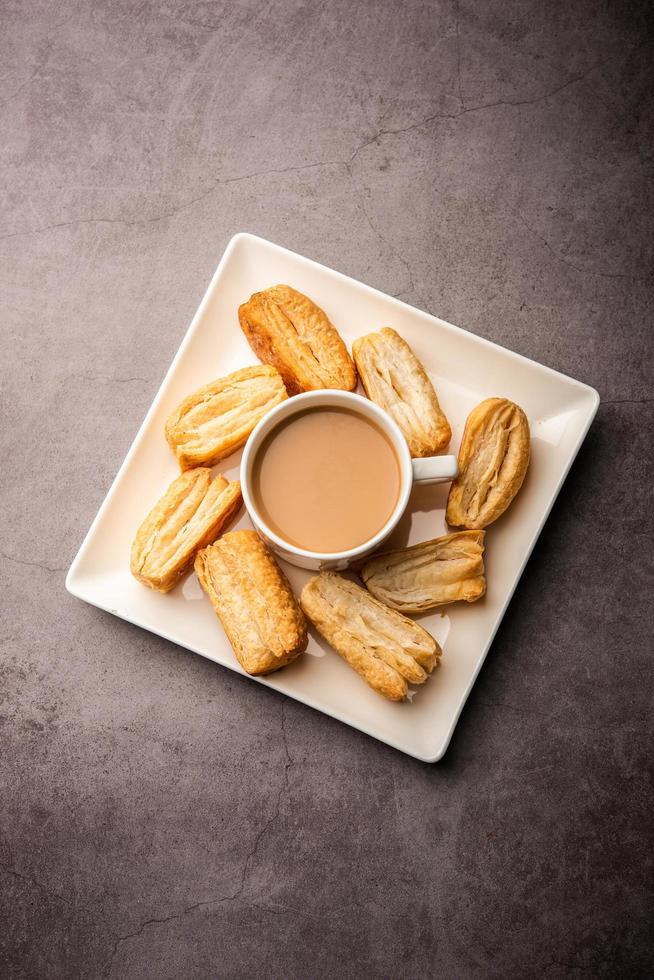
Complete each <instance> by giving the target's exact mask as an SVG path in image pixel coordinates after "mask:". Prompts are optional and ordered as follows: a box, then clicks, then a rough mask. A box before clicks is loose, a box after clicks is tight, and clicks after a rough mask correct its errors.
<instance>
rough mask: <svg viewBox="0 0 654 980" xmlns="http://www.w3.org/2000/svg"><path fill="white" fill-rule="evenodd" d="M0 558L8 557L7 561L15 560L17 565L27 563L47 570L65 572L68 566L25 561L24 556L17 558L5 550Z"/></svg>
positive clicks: (0, 553)
mask: <svg viewBox="0 0 654 980" xmlns="http://www.w3.org/2000/svg"><path fill="white" fill-rule="evenodd" d="M0 558H6V559H7V561H13V562H15V563H16V564H17V565H27V566H29V567H30V568H42V569H43V570H44V571H46V572H65V571H66V568H65V567H62V568H60V567H59V566H58V565H56V566H51V565H46V564H44V563H43V562H40V561H25V560H24V559H22V558H15V557H14V556H13V555H8V554H7V553H6V552H4V551H0Z"/></svg>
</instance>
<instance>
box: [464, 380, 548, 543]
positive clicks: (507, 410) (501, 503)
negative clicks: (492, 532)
mask: <svg viewBox="0 0 654 980" xmlns="http://www.w3.org/2000/svg"><path fill="white" fill-rule="evenodd" d="M529 452H530V436H529V422H528V421H527V416H526V415H525V413H524V412H523V410H522V409H521V408H520V406H519V405H516V404H515V402H511V401H509V400H508V398H487V399H486V401H483V402H481V404H479V405H477V407H476V408H473V410H472V412H470V415H469V416H468V418H467V420H466V424H465V429H464V431H463V438H462V440H461V448H460V449H459V475H458V477H457V478H456V480H454V482H453V483H452V485H451V486H450V492H449V495H448V498H447V511H446V513H445V518H446V520H447V523H448V524H450V525H451V526H452V527H464V528H469V529H476V528H483V527H488V525H489V524H492V523H493V521H496V520H497V518H498V517H500V516H501V515H502V514H503V513H504V511H505V510H506V509H507V507H508V506H509V504H510V503H511V501H512V500H513V498H514V497H515V495H516V494H517V492H518V490H519V489H520V487H521V486H522V481H523V480H524V478H525V474H526V472H527V467H528V466H529Z"/></svg>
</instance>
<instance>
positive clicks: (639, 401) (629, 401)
mask: <svg viewBox="0 0 654 980" xmlns="http://www.w3.org/2000/svg"><path fill="white" fill-rule="evenodd" d="M651 402H654V398H602V400H601V401H600V408H601V407H602V405H649V404H651Z"/></svg>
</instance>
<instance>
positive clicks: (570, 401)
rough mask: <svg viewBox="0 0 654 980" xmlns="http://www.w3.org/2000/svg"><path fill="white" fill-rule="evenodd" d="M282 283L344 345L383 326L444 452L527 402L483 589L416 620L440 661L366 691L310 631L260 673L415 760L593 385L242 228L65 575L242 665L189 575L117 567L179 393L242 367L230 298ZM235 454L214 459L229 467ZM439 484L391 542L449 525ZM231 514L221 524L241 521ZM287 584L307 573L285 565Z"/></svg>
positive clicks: (247, 357) (461, 676)
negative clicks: (480, 417)
mask: <svg viewBox="0 0 654 980" xmlns="http://www.w3.org/2000/svg"><path fill="white" fill-rule="evenodd" d="M278 282H285V283H289V284H291V285H292V286H294V287H296V288H297V289H299V290H300V291H301V292H303V293H306V294H307V295H308V296H310V297H311V298H312V299H313V300H315V302H316V303H317V304H318V305H319V306H321V307H322V308H323V309H324V310H325V311H326V313H327V315H328V316H329V318H330V319H331V320H332V322H333V323H334V324H335V325H336V327H337V328H338V330H339V331H340V333H341V335H342V336H343V339H344V340H345V342H346V343H347V344H348V346H351V344H352V341H353V340H354V339H355V337H357V336H359V335H361V334H365V333H368V332H370V331H372V330H378V329H379V328H380V327H383V326H392V327H394V328H395V329H396V330H397V331H398V332H399V333H400V334H401V335H402V336H403V337H404V338H405V339H406V340H407V341H408V342H409V344H410V345H411V346H412V347H413V349H414V350H415V352H416V354H417V355H418V357H419V358H420V360H421V361H422V362H423V364H424V365H425V367H426V369H427V371H428V372H429V374H430V376H431V378H432V380H433V382H434V384H435V387H436V390H437V392H438V397H439V400H440V403H441V406H442V407H443V410H444V412H445V414H446V415H447V417H448V419H449V421H450V424H451V426H452V432H453V435H452V443H451V450H450V451H451V452H456V451H458V446H459V441H460V438H461V433H462V431H463V425H464V422H465V419H466V416H467V415H468V412H469V411H470V409H471V408H472V407H473V406H474V405H476V404H477V403H478V402H480V401H482V399H484V398H487V397H489V396H491V395H503V396H506V397H507V398H511V399H513V400H514V401H516V402H517V403H518V404H519V405H521V406H522V407H523V408H524V410H525V411H526V413H527V415H528V417H529V421H530V425H531V431H532V437H533V441H532V460H531V465H530V467H529V472H528V474H527V478H526V480H525V483H524V485H523V488H522V490H521V492H520V493H519V494H518V496H517V498H516V500H515V501H514V503H513V504H512V506H511V507H510V509H509V510H508V511H507V513H506V514H505V515H504V516H503V517H502V518H500V520H499V521H498V522H497V523H496V524H494V525H492V526H491V527H490V528H489V529H488V531H487V535H486V555H485V559H486V574H487V582H488V591H487V595H486V596H485V598H484V599H483V600H481V601H479V602H476V603H474V604H472V605H468V604H467V603H458V604H455V605H453V606H450V607H446V608H445V611H444V614H443V615H439V614H437V613H436V614H432V615H426V616H422V617H420V622H421V623H422V625H423V626H425V628H426V629H427V630H429V631H430V632H431V633H432V634H433V635H434V636H435V637H436V638H437V639H438V641H439V642H440V644H441V646H442V647H443V650H444V656H443V658H442V661H441V666H440V667H439V668H438V669H437V670H436V671H435V672H434V674H433V675H432V677H431V678H430V679H429V681H428V682H427V683H426V684H425V685H424V686H422V687H421V688H419V689H418V690H417V691H416V692H415V694H414V696H413V699H412V700H411V701H409V702H406V703H403V704H395V703H391V702H387V701H385V700H384V699H383V698H381V697H379V695H377V694H375V693H374V692H373V691H372V690H370V689H369V688H368V687H367V686H366V684H365V683H364V682H363V681H362V680H361V679H360V678H359V677H358V676H357V675H356V674H355V673H354V671H352V669H351V668H350V667H348V665H347V664H346V663H345V662H344V661H343V660H341V659H340V657H339V656H338V655H337V654H336V653H334V652H333V651H332V650H330V649H329V648H328V647H327V645H326V644H324V643H323V641H322V640H319V639H316V637H315V636H312V637H311V639H310V641H309V648H308V651H307V654H306V655H305V656H304V657H301V658H300V660H299V661H296V662H295V663H294V664H292V665H290V666H289V667H286V668H284V669H283V670H280V671H279V672H278V673H275V674H272V675H270V676H268V677H265V678H261V679H258V683H260V684H266V685H267V686H268V687H272V688H276V689H277V690H279V691H282V692H283V693H284V694H287V695H288V696H289V697H292V698H296V699H297V700H298V701H303V702H304V703H305V704H308V705H310V706H311V707H313V708H318V709H319V710H320V711H324V712H325V713H326V714H328V715H331V716H332V717H334V718H338V719H339V720H340V721H343V722H346V723H347V724H348V725H352V726H353V727H354V728H359V729H361V731H364V732H367V733H368V734H369V735H372V736H373V737H375V738H378V739H380V740H381V741H383V742H387V743H388V744H389V745H392V746H394V747H395V748H397V749H400V750H401V751H402V752H406V753H408V754H409V755H412V756H414V757H415V758H417V759H422V760H424V761H425V762H435V761H437V760H438V759H440V758H441V757H442V756H443V754H444V752H445V750H446V748H447V746H448V743H449V741H450V738H451V736H452V732H453V731H454V726H455V725H456V721H457V718H458V717H459V714H460V712H461V709H462V707H463V705H464V703H465V700H466V698H467V697H468V694H469V693H470V690H471V688H472V685H473V683H474V680H475V678H476V676H477V673H478V672H479V669H480V667H481V665H482V663H483V661H484V658H485V656H486V654H487V652H488V649H489V647H490V645H491V642H492V639H493V637H494V635H495V632H496V630H497V627H498V625H499V623H500V620H501V619H502V616H503V614H504V610H505V609H506V607H507V605H508V603H509V600H510V598H511V595H512V594H513V590H514V589H515V586H516V583H517V581H518V579H519V577H520V574H521V572H522V570H523V568H524V566H525V563H526V561H527V559H528V557H529V554H530V552H531V550H532V548H533V546H534V544H535V542H536V539H537V537H538V535H539V533H540V530H541V528H542V527H543V524H544V522H545V519H546V518H547V515H548V513H549V511H550V509H551V507H552V504H553V503H554V500H555V499H556V495H557V494H558V492H559V490H560V488H561V485H562V483H563V480H564V479H565V476H566V474H567V472H568V470H569V468H570V465H571V463H572V461H573V459H574V458H575V456H576V454H577V451H578V449H579V446H580V445H581V443H582V441H583V439H584V436H585V435H586V432H587V431H588V427H589V425H590V423H591V421H592V419H593V417H594V415H595V412H596V411H597V407H598V404H599V396H598V394H597V392H596V391H595V390H594V389H593V388H589V387H588V386H587V385H584V384H581V383H580V382H578V381H574V380H573V379H571V378H568V377H565V376H564V375H562V374H558V373H557V372H556V371H552V370H550V369H549V368H547V367H543V366H542V365H540V364H537V363H535V362H534V361H530V360H527V359H526V358H524V357H521V356H520V355H519V354H514V353H512V352H511V351H508V350H506V349H504V348H502V347H498V346H497V345H495V344H492V343H490V342H488V341H486V340H482V339H481V338H479V337H476V336H474V335H473V334H470V333H467V332H466V331H465V330H461V329H459V328H458V327H454V326H452V325H451V324H449V323H446V322H444V321H443V320H439V319H437V318H436V317H433V316H430V315H429V314H427V313H422V312H421V311H420V310H416V309H413V308H412V307H410V306H407V305H406V304H405V303H402V302H400V300H397V299H394V298H393V297H391V296H386V295H384V293H381V292H379V291H378V290H376V289H372V288H371V287H369V286H365V285H363V284H362V283H360V282H356V281H355V280H354V279H350V278H348V277H347V276H344V275H342V274H341V273H339V272H334V271H333V270H332V269H327V268H325V266H322V265H319V264H318V263H316V262H312V261H311V260H310V259H306V258H303V257H302V256H300V255H297V254H295V253H294V252H289V251H288V250H287V249H284V248H281V247H280V246H278V245H273V244H272V243H270V242H267V241H265V240H263V239H261V238H257V237H255V236H253V235H248V234H240V235H236V236H235V237H234V238H233V239H232V240H231V242H230V243H229V246H228V247H227V250H226V252H225V254H224V256H223V258H222V260H221V262H220V265H219V266H218V269H217V270H216V273H215V275H214V277H213V279H212V281H211V284H210V286H209V288H208V290H207V292H206V294H205V296H204V299H203V300H202V302H201V304H200V307H199V309H198V311H197V313H196V314H195V317H194V318H193V322H192V323H191V326H190V328H189V330H188V332H187V334H186V337H185V338H184V340H183V342H182V345H181V347H180V349H179V351H178V353H177V355H176V357H175V359H174V361H173V363H172V364H171V366H170V369H169V371H168V374H167V375H166V377H165V378H164V381H163V384H162V385H161V388H160V389H159V392H158V394H157V396H156V398H155V400H154V402H153V404H152V406H151V408H150V410H149V412H148V414H147V415H146V417H145V420H144V422H143V425H142V426H141V429H140V431H139V433H138V435H137V436H136V439H135V440H134V443H133V445H132V447H131V449H130V451H129V453H128V454H127V457H126V459H125V462H124V463H123V465H122V466H121V468H120V470H119V472H118V475H117V476H116V479H115V480H114V483H113V486H112V487H111V489H110V490H109V493H108V494H107V497H106V499H105V501H104V503H103V504H102V506H101V508H100V510H99V512H98V515H97V517H96V518H95V520H94V521H93V524H92V525H91V528H90V530H89V532H88V534H87V536H86V538H85V540H84V543H83V544H82V546H81V548H80V550H79V552H78V554H77V556H76V558H75V560H74V562H73V564H72V566H71V568H70V571H69V572H68V576H67V578H66V587H67V588H68V590H69V591H70V592H71V593H72V594H73V595H75V596H77V597H78V598H80V599H84V600H85V601H86V602H90V603H91V604H92V605H95V606H98V607H99V608H100V609H105V610H107V611H108V612H111V613H114V615H116V616H121V617H122V618H123V619H126V620H128V621H129V622H131V623H134V624H136V625H137V626H142V627H144V628H145V629H148V630H151V631H152V632H153V633H158V634H159V635H160V636H163V637H165V638H166V639H168V640H172V641H173V642H175V643H179V644H180V645H181V646H184V647H187V648H188V649H189V650H193V651H194V652H195V653H199V654H202V656H204V657H208V658H209V659H210V660H214V661H215V662H216V663H219V664H222V665H223V666H224V667H229V668H230V670H235V671H237V672H238V673H241V674H242V673H243V671H242V669H241V667H240V666H239V664H238V662H237V660H236V658H235V657H234V654H233V652H232V649H231V647H230V645H229V643H228V641H227V639H226V637H225V634H224V632H223V630H222V627H221V625H220V623H219V621H218V619H217V618H216V616H215V614H214V612H213V610H212V608H211V606H210V604H209V601H208V600H207V598H206V597H205V596H204V594H203V592H202V590H201V588H200V585H199V583H198V581H197V579H196V578H195V575H194V574H191V575H189V576H188V577H187V578H186V579H185V581H184V582H183V583H182V584H180V585H179V586H178V587H177V588H176V589H175V590H174V591H173V592H172V593H169V594H168V595H160V594H158V593H156V592H152V591H150V590H149V589H146V588H144V587H143V586H142V585H140V584H139V583H138V582H136V581H135V580H134V579H133V578H132V576H131V575H130V572H129V552H130V546H131V542H132V538H133V536H134V533H135V531H136V528H137V527H138V526H139V524H140V522H141V521H142V519H143V517H144V516H145V514H146V513H147V512H148V510H149V509H150V507H151V506H152V505H153V504H154V502H155V501H156V500H157V499H158V497H159V496H160V495H161V494H162V493H163V491H164V490H165V489H166V487H167V486H168V484H169V483H170V481H171V480H172V479H173V478H174V477H175V476H176V475H177V473H178V469H177V464H176V462H175V459H174V457H173V455H172V453H171V452H170V450H169V448H168V446H167V444H166V441H165V439H164V434H163V429H164V422H165V420H166V418H167V416H168V415H169V413H170V412H171V411H172V410H173V409H174V408H175V406H176V405H177V404H178V403H179V402H180V401H181V400H182V398H184V397H185V396H186V395H187V394H189V393H190V392H192V391H194V390H195V389H196V388H198V387H199V386H200V385H203V384H205V383H206V382H208V381H210V380H212V379H213V378H215V377H220V376H221V375H224V374H227V373H228V372H230V371H233V370H235V369H236V368H239V367H243V366H245V365H247V364H254V363H256V358H255V356H254V355H253V353H252V351H251V350H250V348H249V346H248V344H247V342H246V341H245V339H244V337H243V335H242V333H241V330H240V328H239V324H238V318H237V308H238V306H239V304H240V303H242V302H244V301H245V300H246V299H247V298H248V297H249V296H250V295H251V293H253V292H256V291H257V290H260V289H264V288H266V287H267V286H271V285H273V284H275V283H278ZM239 459H240V453H238V454H235V455H234V456H231V457H230V458H229V459H227V460H224V461H223V463H222V464H220V465H219V466H218V467H217V468H216V469H217V470H219V471H220V472H223V473H225V474H227V475H229V476H231V477H235V476H236V475H237V474H238V465H239ZM446 498H447V486H440V487H439V486H435V487H421V488H419V489H416V490H414V492H413V496H412V498H411V502H410V504H409V510H408V512H407V514H406V516H405V519H404V520H403V522H402V524H401V526H400V527H399V528H398V530H397V531H396V533H395V534H394V536H393V539H392V541H391V544H395V545H404V544H406V543H411V544H413V543H415V542H417V541H423V540H425V539H427V538H434V537H437V536H438V535H440V534H444V533H446V531H447V528H446V525H445V520H444V510H445V502H446ZM249 526H250V523H249V521H248V519H247V517H246V516H243V515H241V517H240V520H239V521H238V523H237V524H236V525H234V527H249ZM284 571H285V572H286V573H287V575H288V577H289V579H290V581H291V584H292V586H293V588H294V589H295V590H296V592H299V591H300V589H301V588H302V586H303V584H304V582H305V581H306V580H307V578H308V575H309V573H307V572H303V571H301V570H300V569H297V568H293V567H292V566H290V565H284Z"/></svg>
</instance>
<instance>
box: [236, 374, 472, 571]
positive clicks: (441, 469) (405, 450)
mask: <svg viewBox="0 0 654 980" xmlns="http://www.w3.org/2000/svg"><path fill="white" fill-rule="evenodd" d="M333 407H338V408H347V409H348V410H349V411H351V412H357V413H358V414H359V415H364V416H367V417H368V418H369V419H372V420H373V421H374V422H376V423H377V425H378V426H379V427H380V428H381V429H383V431H384V432H385V433H386V435H387V436H388V438H389V439H390V441H391V444H392V446H393V448H394V449H395V452H396V454H397V458H398V461H399V464H400V493H399V496H398V501H397V503H396V505H395V509H394V510H393V513H392V514H391V516H390V517H389V519H388V520H387V521H386V523H385V524H384V526H383V527H382V528H381V529H380V530H379V531H378V532H377V534H375V536H374V537H372V538H369V540H368V541H364V542H363V544H360V545H358V546H357V547H356V548H350V549H349V551H337V552H330V553H320V552H316V551H307V550H306V549H305V548H297V547H296V546H295V545H292V544H289V543H288V541H284V539H283V538H280V537H279V535H277V534H275V533H274V532H273V531H271V529H270V528H269V527H267V526H266V523H265V521H264V520H263V519H262V518H261V517H260V515H259V513H258V512H257V508H256V505H255V503H254V500H253V497H252V471H253V465H254V461H255V458H256V455H257V452H258V450H259V448H260V446H261V443H262V442H263V440H264V439H265V438H266V436H267V435H268V433H269V432H271V431H272V430H273V429H274V428H275V427H276V426H277V425H279V423H280V422H281V421H282V420H284V419H288V418H289V417H290V416H292V415H295V414H297V413H298V412H303V411H305V410H306V409H307V408H333ZM456 475H457V459H456V456H429V457H427V458H425V459H412V458H411V454H410V452H409V447H408V446H407V443H406V439H405V438H404V436H403V435H402V432H401V430H400V428H399V426H398V424H397V423H396V422H395V421H394V420H393V419H392V418H391V417H390V415H388V414H387V413H386V412H385V411H384V410H383V409H381V408H379V406H377V405H375V403H374V402H371V401H369V399H367V398H363V397H362V396H361V395H354V394H352V393H351V392H349V391H339V390H336V389H329V388H328V389H323V390H321V391H307V392H305V393H304V394H303V395H295V396H294V397H293V398H289V399H288V400H287V401H284V402H281V404H279V405H276V406H275V408H273V409H271V410H270V412H268V414H267V415H266V416H264V418H263V419H261V421H260V422H259V424H258V425H257V426H256V428H255V429H254V430H253V431H252V432H251V434H250V437H249V439H248V441H247V443H246V444H245V449H244V450H243V457H242V460H241V474H240V479H241V490H242V492H243V501H244V503H245V507H246V510H247V512H248V514H249V516H250V520H251V521H252V523H253V524H254V527H255V528H256V530H257V531H258V532H259V534H260V535H261V537H262V538H263V540H264V541H265V542H266V544H267V545H268V547H269V548H270V550H271V551H273V552H275V554H277V555H279V556H280V558H284V559H285V561H288V562H290V563H291V564H292V565H297V566H299V567H300V568H309V569H312V570H314V571H320V570H321V569H326V568H329V569H336V570H342V569H345V568H348V567H349V566H350V565H351V564H352V563H353V562H355V561H359V560H360V559H361V558H364V557H366V556H367V555H369V554H371V553H372V552H373V551H376V550H377V548H379V546H380V545H381V544H382V543H383V542H384V541H385V540H386V538H387V537H388V536H389V535H390V534H391V533H392V531H394V530H395V528H396V526H397V524H398V522H399V520H400V519H401V517H402V515H403V514H404V511H405V510H406V507H407V504H408V502H409V497H410V495H411V488H412V487H413V484H414V483H444V482H446V481H450V480H453V479H454V478H455V477H456Z"/></svg>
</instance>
